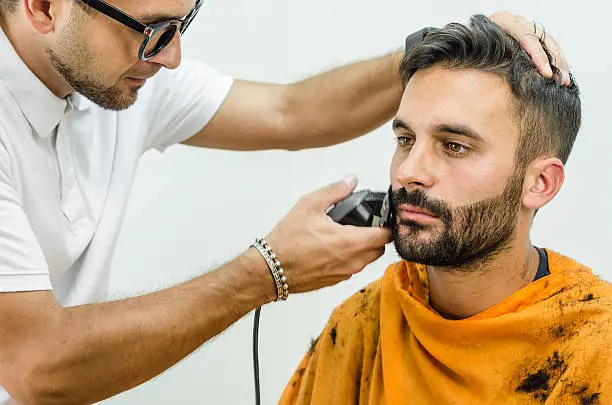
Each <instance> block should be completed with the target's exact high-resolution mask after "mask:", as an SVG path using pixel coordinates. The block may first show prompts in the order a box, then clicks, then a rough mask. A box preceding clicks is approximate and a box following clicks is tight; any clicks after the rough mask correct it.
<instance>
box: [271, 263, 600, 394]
mask: <svg viewBox="0 0 612 405" xmlns="http://www.w3.org/2000/svg"><path fill="white" fill-rule="evenodd" d="M547 252H548V257H549V266H550V272H551V274H550V275H548V276H546V277H544V278H541V279H539V280H537V281H535V282H533V283H531V284H529V285H528V286H526V287H525V288H523V289H521V290H519V291H517V292H516V293H514V294H513V295H511V296H510V297H508V298H507V299H505V300H504V301H502V302H500V303H498V304H497V305H495V306H493V307H491V308H489V309H487V310H485V311H484V312H482V313H480V314H478V315H475V316H473V317H470V318H467V319H462V320H449V319H445V318H443V317H441V316H440V315H438V314H437V313H436V312H435V311H434V310H433V309H432V308H431V307H430V306H429V299H428V282H427V272H426V270H425V266H422V265H417V264H414V263H409V262H406V261H402V262H399V263H397V264H394V265H391V266H389V267H388V268H387V270H386V272H385V275H384V276H383V278H381V279H379V280H377V281H376V282H374V283H372V284H371V285H369V286H368V287H367V288H365V289H363V290H361V291H360V292H359V293H357V294H355V295H354V296H352V297H351V298H349V299H348V300H347V301H345V302H344V303H343V304H342V305H340V306H339V307H338V308H336V310H335V311H334V312H333V314H332V316H331V318H330V320H329V322H328V323H327V326H326V327H325V330H324V331H323V333H322V334H321V336H320V337H319V338H318V339H317V341H316V342H315V343H314V344H313V347H312V348H311V349H310V351H309V352H308V353H307V354H306V356H305V357H304V359H303V360H302V362H301V364H300V365H299V366H298V368H297V371H296V372H295V373H294V375H293V377H292V378H291V380H290V381H289V384H288V385H287V387H286V388H285V391H284V393H283V395H282V398H281V400H280V404H281V405H285V404H317V405H318V404H322V405H329V404H333V405H338V404H351V405H353V404H362V405H366V404H367V405H382V404H386V405H400V404H401V405H403V404H414V405H421V404H427V405H431V404H433V405H445V404H461V405H465V404H495V405H499V404H579V405H584V404H612V284H610V283H607V282H605V281H602V280H601V279H599V278H598V277H596V276H595V275H593V274H592V272H591V270H590V269H588V268H586V267H584V266H582V265H580V264H578V263H576V262H575V261H573V260H571V259H569V258H567V257H564V256H562V255H560V254H558V253H554V252H551V251H547Z"/></svg>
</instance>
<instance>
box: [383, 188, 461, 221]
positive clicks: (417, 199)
mask: <svg viewBox="0 0 612 405" xmlns="http://www.w3.org/2000/svg"><path fill="white" fill-rule="evenodd" d="M389 202H390V203H391V212H393V213H394V214H397V207H399V206H400V205H402V204H408V205H412V206H414V207H417V208H421V209H424V210H427V211H429V212H431V213H432V214H434V215H435V216H437V217H438V218H440V219H441V220H442V221H443V222H445V223H447V224H448V223H450V221H451V218H452V210H451V208H450V206H449V205H448V204H447V203H445V202H444V201H441V200H436V199H434V198H431V197H428V196H427V194H425V192H424V191H423V190H421V189H416V190H412V191H410V192H408V190H406V188H404V187H402V188H400V189H397V190H392V189H391V187H389Z"/></svg>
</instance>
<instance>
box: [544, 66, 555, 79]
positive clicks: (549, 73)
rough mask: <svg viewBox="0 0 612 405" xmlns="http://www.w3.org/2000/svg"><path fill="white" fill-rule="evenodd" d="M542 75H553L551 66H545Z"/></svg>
mask: <svg viewBox="0 0 612 405" xmlns="http://www.w3.org/2000/svg"><path fill="white" fill-rule="evenodd" d="M544 75H545V76H546V77H552V75H553V71H552V68H551V67H550V66H546V67H545V68H544Z"/></svg>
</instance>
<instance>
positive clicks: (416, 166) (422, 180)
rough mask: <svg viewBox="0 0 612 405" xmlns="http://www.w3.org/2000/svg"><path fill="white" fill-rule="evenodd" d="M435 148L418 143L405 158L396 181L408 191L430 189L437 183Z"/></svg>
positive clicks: (397, 171) (399, 167)
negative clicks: (434, 160) (433, 170)
mask: <svg viewBox="0 0 612 405" xmlns="http://www.w3.org/2000/svg"><path fill="white" fill-rule="evenodd" d="M432 148H433V146H431V145H427V144H426V143H419V142H416V143H415V144H414V145H413V146H412V148H411V149H410V152H409V153H408V154H407V155H406V156H405V157H403V160H402V161H401V162H400V163H399V166H398V167H397V170H396V173H395V179H396V181H397V182H399V183H400V184H401V185H402V186H403V187H405V188H406V189H411V188H430V187H432V186H433V185H434V183H435V176H434V174H433V172H432V169H433V167H434V166H433V164H434V162H433V159H434V157H433V154H434V151H433V150H431V149H432Z"/></svg>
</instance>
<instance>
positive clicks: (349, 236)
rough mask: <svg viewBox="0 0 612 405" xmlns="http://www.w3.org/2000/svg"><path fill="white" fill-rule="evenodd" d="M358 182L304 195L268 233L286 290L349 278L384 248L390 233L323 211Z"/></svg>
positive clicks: (312, 287) (352, 180) (308, 288)
mask: <svg viewBox="0 0 612 405" xmlns="http://www.w3.org/2000/svg"><path fill="white" fill-rule="evenodd" d="M356 185H357V179H356V178H354V177H353V176H350V177H347V178H346V179H345V180H343V181H340V182H337V183H334V184H331V185H329V186H327V187H324V188H322V189H319V190H317V191H314V192H312V193H310V194H308V195H306V196H304V197H302V198H301V199H300V200H299V201H298V202H297V204H296V205H295V206H294V207H293V209H292V210H291V211H290V212H289V214H287V216H286V217H285V218H284V219H283V220H282V221H281V222H280V223H279V224H278V225H277V226H276V228H275V229H274V230H273V231H272V232H271V233H270V235H268V236H267V238H266V240H267V241H268V244H269V245H270V247H271V248H272V250H273V251H274V252H275V253H276V255H277V257H278V260H279V261H280V263H281V266H282V268H283V270H284V272H285V273H284V274H285V276H286V277H287V283H288V284H289V291H290V292H292V293H299V292H306V291H311V290H316V289H319V288H323V287H327V286H330V285H334V284H336V283H339V282H340V281H343V280H347V279H349V278H350V277H351V276H352V275H353V274H355V273H358V272H360V271H361V270H362V269H363V268H364V267H365V266H367V265H368V264H369V263H371V262H373V261H374V260H376V259H378V258H379V257H380V256H382V254H383V253H384V252H385V245H386V244H387V243H389V242H391V240H392V237H391V231H389V230H388V229H385V228H365V227H363V228H362V227H354V226H348V225H345V226H343V225H339V224H337V223H335V222H333V221H332V220H331V219H330V218H329V217H328V216H327V215H326V210H327V208H329V207H330V206H331V205H333V204H335V203H337V202H338V201H340V200H342V199H343V198H345V197H347V196H348V195H349V194H350V193H351V192H352V191H353V190H354V189H355V186H356Z"/></svg>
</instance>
